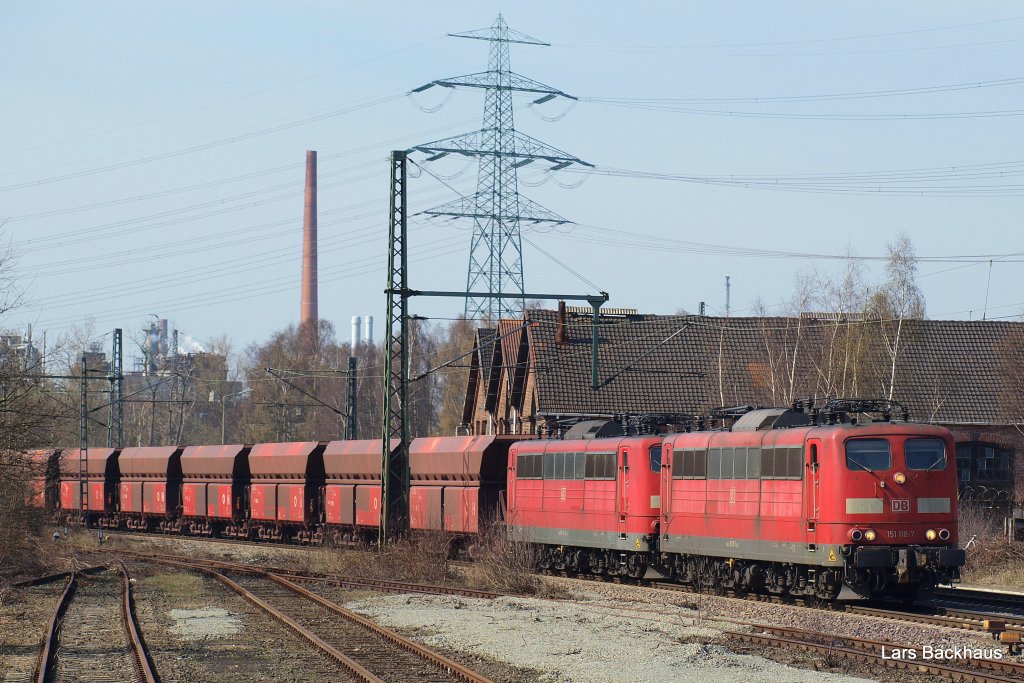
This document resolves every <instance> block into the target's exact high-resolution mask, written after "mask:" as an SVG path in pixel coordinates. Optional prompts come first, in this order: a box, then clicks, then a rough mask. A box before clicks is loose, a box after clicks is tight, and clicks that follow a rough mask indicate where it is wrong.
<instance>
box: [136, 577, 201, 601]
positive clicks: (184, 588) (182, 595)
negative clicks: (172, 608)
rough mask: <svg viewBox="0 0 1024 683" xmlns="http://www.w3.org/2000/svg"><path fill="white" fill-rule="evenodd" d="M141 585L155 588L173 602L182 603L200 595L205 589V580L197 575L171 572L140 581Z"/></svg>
mask: <svg viewBox="0 0 1024 683" xmlns="http://www.w3.org/2000/svg"><path fill="white" fill-rule="evenodd" d="M139 582H140V583H141V584H144V585H145V586H147V587H149V588H155V589H156V590H159V591H160V592H161V593H163V594H164V596H165V597H167V598H170V599H171V600H177V601H181V602H187V601H190V600H191V599H192V598H193V597H194V596H196V595H199V594H200V593H201V592H202V589H203V580H202V578H200V577H199V576H197V575H196V574H187V573H184V572H170V573H161V574H154V575H152V576H147V577H145V578H142V579H139Z"/></svg>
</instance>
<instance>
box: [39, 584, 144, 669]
mask: <svg viewBox="0 0 1024 683" xmlns="http://www.w3.org/2000/svg"><path fill="white" fill-rule="evenodd" d="M132 604H133V603H132V594H131V581H130V577H129V576H128V571H127V569H125V568H124V566H123V565H122V566H120V567H119V571H118V572H117V573H114V572H112V571H107V572H103V573H98V574H96V575H94V576H89V577H83V576H81V575H80V574H79V573H78V572H75V573H72V574H71V575H70V578H68V581H67V585H66V587H65V589H64V592H63V594H62V595H61V598H60V600H59V601H58V603H57V607H56V609H55V610H54V612H53V616H52V618H51V619H50V623H49V625H48V627H47V630H46V634H45V635H44V637H43V644H42V646H41V648H40V653H39V663H38V665H37V667H36V672H35V676H34V678H33V680H34V681H35V682H36V683H64V682H65V681H66V682H68V683H71V682H76V683H77V682H79V681H84V682H86V683H88V682H89V681H97V682H98V681H137V682H138V683H157V681H158V680H159V679H158V678H157V675H156V672H155V671H154V669H153V666H152V662H151V661H150V659H149V654H148V653H147V652H146V648H145V644H144V642H143V640H142V637H141V635H140V632H139V628H138V623H137V622H136V620H135V614H134V611H133V606H132Z"/></svg>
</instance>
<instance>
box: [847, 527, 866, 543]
mask: <svg viewBox="0 0 1024 683" xmlns="http://www.w3.org/2000/svg"><path fill="white" fill-rule="evenodd" d="M862 538H864V532H863V531H861V530H860V529H853V530H851V531H850V540H851V541H853V542H854V543H857V542H859V541H860V540H861V539H862Z"/></svg>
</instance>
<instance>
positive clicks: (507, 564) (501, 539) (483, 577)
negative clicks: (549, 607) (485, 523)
mask: <svg viewBox="0 0 1024 683" xmlns="http://www.w3.org/2000/svg"><path fill="white" fill-rule="evenodd" d="M469 553H470V557H472V559H473V567H472V568H471V570H470V571H469V572H467V576H469V577H471V578H472V579H473V580H475V582H476V583H477V584H478V585H480V586H481V587H484V588H487V589H489V590H494V591H499V592H501V593H516V594H520V595H537V594H547V592H549V591H550V590H551V589H550V587H549V586H548V585H547V584H546V583H545V582H544V581H542V580H541V577H540V576H538V575H537V574H536V573H535V572H536V567H537V559H538V558H537V551H536V550H535V548H534V547H533V546H531V545H529V544H527V543H523V542H522V541H519V540H517V539H516V538H515V537H514V535H513V534H512V533H511V532H510V531H509V530H508V527H506V526H505V525H503V524H492V525H491V526H490V527H489V528H488V530H487V531H485V532H484V533H483V534H482V535H481V536H480V537H479V539H478V540H477V541H476V543H474V544H473V546H471V547H470V551H469Z"/></svg>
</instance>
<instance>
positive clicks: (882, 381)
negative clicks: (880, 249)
mask: <svg viewBox="0 0 1024 683" xmlns="http://www.w3.org/2000/svg"><path fill="white" fill-rule="evenodd" d="M916 277H917V257H916V254H915V250H914V245H913V243H912V242H911V241H910V239H909V238H908V237H907V236H906V235H901V236H900V237H899V238H898V239H896V240H895V241H894V242H892V243H890V244H889V245H888V261H887V262H886V268H885V274H884V277H883V278H882V280H881V282H879V283H877V284H872V283H869V282H868V280H867V279H866V277H865V273H864V268H863V266H862V263H861V261H859V260H857V259H855V258H852V257H851V258H849V259H848V260H847V261H846V267H845V269H844V271H843V272H842V273H841V274H840V275H839V276H838V277H829V276H823V275H821V274H820V273H817V272H812V273H802V274H799V275H798V276H797V277H796V281H795V288H794V294H793V296H792V297H791V298H790V300H789V301H788V302H787V303H786V304H784V305H783V306H782V308H781V310H780V311H779V312H778V313H775V314H774V315H773V314H770V313H769V308H768V306H766V305H765V304H764V303H763V302H760V303H758V304H757V305H756V307H755V312H756V317H757V318H759V319H760V320H761V321H762V322H761V339H762V342H763V344H764V351H765V358H767V362H766V363H765V367H763V368H761V372H760V373H758V374H759V376H760V378H761V382H762V384H763V385H764V388H765V389H766V390H767V392H768V394H769V396H770V399H771V401H772V404H773V405H786V404H788V403H790V402H792V401H793V400H794V399H797V398H802V397H804V396H806V394H807V388H808V385H809V384H810V386H813V387H814V390H813V392H812V393H813V394H814V395H816V396H858V395H871V396H879V395H881V396H884V397H885V398H887V399H890V400H892V399H893V398H895V397H896V396H895V393H896V389H897V371H898V370H899V368H900V360H901V357H902V354H903V351H904V348H905V346H906V343H907V335H908V322H909V321H912V320H915V319H918V320H919V319H923V318H924V316H925V300H924V295H923V294H922V292H921V289H920V288H919V287H918V285H917V282H916ZM726 329H727V328H725V327H723V333H722V334H723V343H724V340H725V334H726ZM723 346H724V344H723ZM879 348H881V349H882V353H881V354H879V353H878V350H879ZM724 353H725V350H724V348H723V354H724ZM808 365H810V366H811V367H812V368H813V370H814V377H813V378H810V380H811V381H810V382H808V379H809V378H808V377H806V376H803V375H800V374H799V369H800V368H806V367H807V366H808ZM720 389H721V390H722V392H723V396H722V398H723V403H725V400H724V399H725V396H724V387H720Z"/></svg>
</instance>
